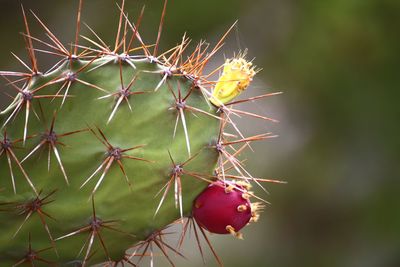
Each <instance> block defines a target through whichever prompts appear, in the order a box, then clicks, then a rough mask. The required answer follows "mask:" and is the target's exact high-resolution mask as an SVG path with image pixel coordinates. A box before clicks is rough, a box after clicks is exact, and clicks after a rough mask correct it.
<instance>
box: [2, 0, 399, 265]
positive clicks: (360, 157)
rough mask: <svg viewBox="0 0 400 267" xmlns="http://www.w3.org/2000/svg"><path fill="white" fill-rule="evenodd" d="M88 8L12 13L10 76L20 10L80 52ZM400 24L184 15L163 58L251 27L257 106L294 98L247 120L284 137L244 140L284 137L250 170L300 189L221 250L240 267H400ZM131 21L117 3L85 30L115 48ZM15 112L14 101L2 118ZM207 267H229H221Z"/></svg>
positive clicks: (275, 190)
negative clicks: (120, 30) (184, 40)
mask: <svg viewBox="0 0 400 267" xmlns="http://www.w3.org/2000/svg"><path fill="white" fill-rule="evenodd" d="M77 2H78V1H72V0H64V1H50V0H35V1H33V0H24V1H22V0H21V1H15V0H0V9H1V11H2V12H1V16H0V33H1V36H2V38H1V41H0V50H1V51H2V52H1V53H0V69H1V70H10V69H12V70H18V69H19V68H20V66H19V65H18V64H17V63H16V61H15V60H14V59H13V58H12V56H11V54H10V53H9V51H11V50H12V51H13V52H15V53H16V54H17V55H19V56H21V57H24V56H25V54H24V53H25V51H24V44H23V39H22V37H21V35H20V34H18V33H19V32H20V31H23V21H22V16H21V11H20V3H23V4H24V6H25V8H26V9H33V10H34V11H35V13H37V14H38V15H39V16H40V17H41V18H42V19H43V20H44V21H45V22H46V23H47V24H48V25H50V26H51V29H55V32H56V33H57V35H58V36H60V37H61V39H62V40H63V41H64V42H65V43H68V42H71V41H72V40H73V34H74V24H73V23H74V19H75V11H76V8H77ZM144 3H145V4H146V11H145V18H144V21H143V24H142V25H143V26H142V35H143V37H144V39H146V40H148V42H152V40H155V38H156V30H157V27H158V21H159V16H160V13H161V9H162V1H133V0H127V11H128V12H129V14H130V16H131V17H132V16H135V17H136V16H137V15H138V13H139V12H140V8H141V6H142V5H143V4H144ZM399 14H400V1H396V0H325V1H318V0H252V1H239V0H219V1H215V0H202V1H189V0H171V1H170V3H169V6H168V14H167V17H166V26H165V31H164V33H163V36H162V42H161V47H162V48H163V49H167V48H170V47H171V46H173V45H175V44H176V43H177V42H179V41H180V38H181V36H182V34H183V33H184V32H187V33H188V35H190V36H191V37H192V38H193V39H194V40H195V41H198V40H200V39H202V38H206V39H207V40H209V41H210V42H215V41H216V40H217V38H218V37H219V36H220V35H221V34H222V33H223V32H224V31H225V30H226V29H227V28H228V27H229V26H230V25H231V24H232V23H233V22H234V21H235V20H236V19H239V24H238V27H236V28H235V29H234V31H233V32H232V34H231V35H230V37H229V38H228V40H227V45H226V48H225V50H224V51H225V52H224V53H225V55H226V56H227V57H228V56H232V55H233V52H235V51H238V50H240V49H244V48H248V49H249V58H253V57H255V58H256V59H255V60H254V62H255V64H257V65H258V66H259V67H262V68H263V71H262V72H261V73H260V74H259V75H258V76H257V79H256V80H255V82H254V85H253V87H252V89H250V90H249V92H247V94H249V95H255V94H257V93H262V92H266V91H283V92H284V94H283V95H281V96H278V97H274V98H271V99H267V100H265V101H260V102H257V104H251V105H250V106H248V109H247V110H251V111H256V112H258V113H261V114H263V115H266V116H272V117H274V118H276V119H278V120H280V121H281V123H280V124H278V125H272V124H269V123H267V124H264V123H260V122H259V121H252V122H251V123H249V122H243V125H242V127H245V128H246V129H247V131H246V132H247V133H249V134H250V133H259V132H262V131H265V130H267V131H269V130H271V131H274V132H275V133H277V134H279V135H280V137H279V138H278V139H274V140H271V141H268V142H265V143H262V144H259V145H257V146H255V147H256V151H255V153H256V154H248V155H247V156H248V157H249V158H250V159H251V160H250V161H249V162H248V164H247V166H248V168H249V169H250V170H251V172H252V173H253V174H254V175H255V176H262V177H273V178H279V179H284V180H286V181H288V182H289V183H288V184H287V185H268V190H269V192H270V194H269V195H263V196H265V198H266V199H268V201H270V202H271V203H272V205H271V206H269V207H267V209H266V211H265V212H264V214H263V216H262V218H261V221H260V222H259V223H258V224H253V225H251V226H250V227H248V228H246V229H245V230H244V234H245V240H244V241H238V240H234V239H233V238H232V237H230V236H226V237H225V236H224V237H219V236H213V237H212V240H213V241H214V245H215V248H216V250H217V251H218V252H219V254H220V255H221V257H222V258H223V259H224V262H225V264H226V266H232V267H236V266H237V267H242V266H243V267H245V266H249V267H253V266H271V267H303V266H304V267H312V266H323V267H334V266H335V267H369V266H371V267H373V266H374V267H375V266H378V267H398V266H400V211H399V210H400V209H399V203H400V202H399V193H400V181H399V179H400V168H399V164H400V162H399V161H400V135H399V134H400V123H399V117H400V108H399V107H398V101H399V96H400V94H399V90H400V78H399V76H400V75H399V62H400V56H399V55H400V52H399V50H400V45H399V38H400V34H399V27H400V15H399ZM117 16H118V10H117V7H116V5H115V1H114V0H86V1H85V4H84V11H83V20H84V21H85V22H87V23H88V24H89V25H91V26H92V27H93V28H94V29H96V31H97V32H98V33H101V35H102V37H104V39H105V40H107V41H109V42H110V43H111V42H112V40H113V38H114V33H115V29H116V26H117V25H116V23H117ZM30 20H31V24H32V25H31V27H32V32H34V33H35V35H36V36H39V37H40V36H43V35H41V33H42V31H41V29H40V28H39V26H38V25H37V23H34V21H33V19H32V17H30ZM83 34H88V31H87V30H86V29H84V28H83ZM223 56H224V54H222V53H221V55H220V58H216V59H215V60H214V62H213V64H221V63H222V62H223ZM50 64H51V62H46V61H45V59H43V60H42V64H41V65H42V66H50ZM3 84H4V83H3ZM1 88H2V89H4V88H5V87H4V85H2V86H1ZM7 101H9V98H8V97H7V96H5V95H1V96H0V102H1V103H0V107H4V105H5V103H6V102H7ZM254 125H255V126H254ZM259 194H265V193H262V192H259ZM193 248H195V247H193ZM186 255H187V257H188V258H189V260H183V259H178V260H177V265H178V266H202V262H201V258H200V256H199V255H198V252H197V251H196V250H195V249H192V250H190V248H186ZM157 261H158V259H157ZM206 261H207V266H214V265H215V263H214V261H213V259H212V256H211V253H207V258H206ZM158 262H159V264H157V265H156V266H164V265H163V264H165V263H163V262H162V261H161V262H160V261H158Z"/></svg>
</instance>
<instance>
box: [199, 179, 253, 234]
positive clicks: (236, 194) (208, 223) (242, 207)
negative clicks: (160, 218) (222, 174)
mask: <svg viewBox="0 0 400 267" xmlns="http://www.w3.org/2000/svg"><path fill="white" fill-rule="evenodd" d="M247 189H248V185H247V184H244V183H235V182H228V181H225V182H223V181H217V182H214V183H213V184H210V185H209V186H208V187H207V188H206V189H205V190H204V191H203V192H202V193H200V195H199V196H198V197H197V198H196V200H195V201H194V205H193V217H194V218H195V220H196V222H197V223H198V224H199V225H200V226H201V227H203V228H205V229H207V230H208V231H209V232H211V233H216V234H233V235H234V236H236V237H238V238H241V237H242V236H241V234H240V233H239V232H238V231H239V230H240V229H242V228H243V227H244V226H246V225H247V224H248V223H249V222H250V220H251V219H252V218H253V217H254V211H252V204H251V202H250V200H249V194H248V193H247Z"/></svg>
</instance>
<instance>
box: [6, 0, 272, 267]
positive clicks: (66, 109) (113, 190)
mask: <svg viewBox="0 0 400 267" xmlns="http://www.w3.org/2000/svg"><path fill="white" fill-rule="evenodd" d="M82 5H83V0H80V1H79V8H78V15H77V20H76V35H75V42H74V43H73V44H72V45H71V48H70V49H69V48H67V47H65V46H64V44H62V43H61V42H60V41H59V39H58V38H57V37H56V35H55V34H54V33H53V32H52V31H51V30H50V28H49V27H48V26H46V25H45V23H44V22H43V21H41V20H40V18H39V17H38V16H37V15H36V14H35V13H33V12H31V13H32V15H33V17H34V18H35V19H36V20H37V22H38V23H39V24H40V25H41V27H42V28H43V29H44V31H45V33H46V36H47V37H48V39H47V40H41V39H38V38H36V37H35V36H34V35H33V34H31V32H30V29H29V23H28V19H27V14H26V13H25V10H24V8H23V7H22V14H23V19H24V24H25V32H24V33H23V37H24V39H25V42H26V49H27V54H28V56H29V64H27V63H25V62H24V61H23V60H22V59H20V58H19V57H18V56H16V55H14V56H15V57H16V59H17V60H18V61H19V62H20V63H22V64H23V65H24V67H26V69H27V72H13V71H0V75H1V76H2V77H3V78H4V79H5V80H6V82H7V85H8V86H9V87H11V88H12V89H13V90H15V95H14V96H12V98H13V100H12V103H11V104H10V105H9V106H8V107H7V108H6V109H4V110H3V111H1V112H0V122H1V134H0V228H1V231H2V232H1V233H2V234H1V235H0V262H1V266H20V265H31V266H42V265H43V266H47V265H51V266H54V265H56V266H58V265H63V264H68V263H69V264H74V263H77V264H78V265H79V266H89V265H92V264H98V263H103V265H104V266H116V265H117V264H118V263H123V264H127V265H131V266H137V265H138V264H139V263H140V262H141V260H142V258H144V257H149V256H150V257H151V262H153V255H154V253H153V250H154V249H156V248H157V249H159V250H160V254H162V255H164V256H165V257H166V259H167V260H168V261H169V262H170V264H171V265H172V266H174V263H173V262H172V261H171V258H170V256H169V254H170V253H173V254H178V255H182V254H181V252H180V251H179V249H180V247H181V245H182V243H183V241H184V239H185V236H186V234H187V232H188V231H192V230H194V231H195V237H196V239H197V244H198V246H199V250H200V252H201V253H203V252H202V249H201V245H200V244H201V242H203V241H205V242H206V243H207V244H208V246H209V248H210V250H211V251H212V253H213V254H214V256H215V258H216V260H217V262H218V263H219V264H220V265H222V262H221V260H220V259H219V257H218V256H217V254H216V253H215V250H214V249H213V247H212V246H211V244H210V242H209V240H208V238H207V234H206V231H209V232H213V233H220V234H228V233H231V234H233V235H235V236H237V237H241V235H240V233H239V230H240V229H241V228H242V227H244V226H245V225H246V224H247V223H249V222H250V221H255V220H257V218H258V213H257V211H258V210H260V209H261V208H262V206H263V205H262V204H260V203H258V202H257V203H251V202H250V199H249V198H250V197H254V198H256V199H258V200H260V201H261V202H265V201H264V200H263V199H262V198H260V197H258V196H256V195H254V193H252V192H251V191H249V189H250V183H256V184H258V185H260V186H261V183H262V182H275V183H280V181H277V180H267V179H261V178H255V177H252V176H251V175H250V174H249V173H248V172H247V171H246V170H245V168H244V164H243V161H242V160H240V159H239V158H238V157H239V155H240V154H241V152H242V151H243V150H244V149H245V148H248V147H250V144H251V143H252V142H254V141H259V140H264V139H268V138H272V137H274V135H272V134H270V133H265V134H264V133H263V134H259V135H255V136H250V137H245V136H244V135H243V134H242V133H241V132H240V130H239V129H238V127H237V125H236V124H235V122H234V120H233V118H232V117H234V116H239V117H240V116H247V117H252V118H256V119H262V120H266V121H272V122H275V120H273V119H270V118H268V117H264V116H261V115H258V114H254V113H250V112H247V111H244V110H239V109H235V108H234V107H233V106H234V105H235V104H239V103H245V102H251V101H255V100H257V99H262V98H266V97H269V96H273V95H276V94H278V93H268V94H263V95H260V96H255V97H251V98H248V99H241V100H236V101H234V98H236V97H237V96H238V95H239V94H240V93H241V92H242V91H243V90H245V89H246V88H247V87H248V86H249V84H250V82H251V80H252V79H253V76H254V75H255V73H256V70H255V69H254V67H253V66H252V63H251V62H248V61H247V60H246V59H245V57H244V56H245V55H244V54H239V55H237V56H235V57H234V58H232V59H228V60H226V62H225V63H224V64H223V65H222V66H221V67H219V68H217V69H216V70H214V71H211V72H210V73H208V74H204V73H203V71H204V69H205V67H206V65H207V63H208V62H209V61H210V59H211V58H212V57H213V55H214V54H215V53H216V52H217V51H218V50H220V48H221V47H222V46H223V42H224V39H225V37H226V36H227V34H228V33H229V31H230V30H231V29H232V27H233V26H232V27H231V28H230V29H229V30H228V32H227V33H226V34H224V35H223V37H222V38H221V40H220V41H219V42H218V43H217V44H216V45H215V46H214V47H213V48H212V49H209V44H207V43H205V42H200V43H199V44H198V45H197V46H196V47H195V49H194V50H193V51H192V52H191V53H187V52H186V51H187V50H188V47H189V43H190V40H189V39H188V38H187V37H186V36H183V38H182V41H181V42H180V43H179V44H178V45H177V46H175V47H174V48H172V49H170V50H168V51H166V52H164V53H159V41H160V37H161V33H162V28H163V22H164V17H165V14H166V6H167V1H165V2H164V8H163V11H162V16H161V21H160V26H159V29H158V35H157V39H156V42H155V44H154V45H148V44H146V43H145V42H144V40H143V39H142V37H141V35H140V33H139V30H138V29H139V27H140V23H141V19H142V16H143V9H142V11H141V13H140V15H139V16H138V19H137V20H136V21H135V22H133V21H131V20H130V19H128V16H127V14H126V13H125V11H124V6H125V2H124V1H122V3H121V6H118V7H119V9H120V15H119V21H118V27H117V34H116V40H115V45H113V46H109V45H107V44H105V42H104V41H103V40H102V39H101V37H99V35H98V34H97V33H96V32H95V31H94V30H92V29H91V28H90V27H89V26H88V29H89V31H90V34H91V35H92V36H93V37H91V38H89V37H86V36H83V35H80V24H81V13H82ZM234 25H235V24H234ZM82 39H83V40H84V41H86V43H87V44H86V45H84V44H82V43H81V41H83V40H82ZM135 44H138V45H137V47H135V46H134V45H135ZM37 53H45V54H47V55H48V56H51V57H55V58H57V59H58V60H59V61H58V63H56V64H55V65H54V67H52V68H51V69H50V70H48V71H46V72H41V70H40V69H39V66H38V61H37V57H36V54H37ZM184 55H185V56H184ZM221 69H222V74H220V75H219V77H218V78H217V79H215V81H213V78H214V77H217V76H218V72H219V71H220V70H221ZM227 129H231V130H233V131H235V133H234V134H228V133H227ZM173 224H181V225H182V226H183V232H182V234H181V238H180V240H179V244H178V245H177V246H175V245H173V244H168V243H167V241H166V240H165V238H164V235H165V234H166V233H165V229H167V228H168V227H169V226H170V225H173ZM199 233H200V234H199ZM200 238H202V239H204V240H203V241H201V240H200Z"/></svg>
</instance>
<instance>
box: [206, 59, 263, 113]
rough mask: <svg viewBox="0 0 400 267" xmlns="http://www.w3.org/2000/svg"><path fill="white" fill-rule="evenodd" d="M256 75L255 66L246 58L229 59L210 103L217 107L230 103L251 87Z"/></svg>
mask: <svg viewBox="0 0 400 267" xmlns="http://www.w3.org/2000/svg"><path fill="white" fill-rule="evenodd" d="M255 74H256V71H255V70H254V67H253V64H252V63H251V62H249V61H246V59H244V57H242V56H239V57H237V58H232V59H227V60H226V62H225V64H224V69H223V71H222V75H221V76H220V77H219V79H218V82H217V83H216V85H215V88H214V91H213V93H212V96H211V97H210V102H211V103H213V104H214V105H216V106H217V107H219V106H221V105H222V104H226V103H228V102H229V101H231V100H232V99H234V98H235V97H237V96H238V95H239V94H240V93H241V92H242V91H244V90H245V89H246V88H247V87H248V86H249V84H250V82H251V81H252V80H253V77H254V75H255Z"/></svg>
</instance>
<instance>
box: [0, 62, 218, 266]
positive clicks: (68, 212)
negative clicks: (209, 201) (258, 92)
mask: <svg viewBox="0 0 400 267" xmlns="http://www.w3.org/2000/svg"><path fill="white" fill-rule="evenodd" d="M103 61H104V60H103V59H97V60H95V61H93V62H91V63H88V62H81V61H76V62H74V64H73V65H74V66H73V68H72V71H76V70H79V69H80V68H81V67H83V66H85V65H87V64H90V65H89V66H90V67H89V68H94V67H96V66H99V65H101V64H102V63H104V62H103ZM132 63H134V65H135V66H136V69H133V68H132V67H131V66H130V65H129V64H127V63H123V64H121V66H122V77H123V82H124V86H125V87H126V86H128V84H129V83H130V81H132V79H133V78H134V77H135V81H134V84H133V85H132V88H131V92H145V93H143V94H138V95H131V96H130V97H129V102H130V105H131V107H132V111H131V110H130V109H129V106H128V105H127V103H124V102H123V103H121V104H120V106H119V107H118V109H117V111H116V113H115V115H114V117H113V118H112V120H111V121H110V122H109V123H108V124H107V119H108V118H109V117H110V113H111V112H112V110H113V108H114V106H115V104H116V98H115V97H108V98H104V99H98V98H99V97H102V96H105V95H107V94H111V93H114V92H118V90H120V89H121V81H120V67H119V66H120V64H119V63H114V62H110V63H108V64H106V65H103V66H101V67H100V68H97V69H95V70H93V71H90V72H87V71H86V72H81V73H79V74H78V77H77V79H80V80H83V81H85V82H88V83H91V84H95V85H96V86H98V87H100V88H104V89H105V90H107V91H108V93H105V92H103V91H100V90H98V89H95V88H92V87H90V86H86V85H84V84H81V83H79V82H77V81H75V82H73V83H72V84H71V86H70V89H69V93H68V94H69V95H70V96H71V97H67V99H66V100H65V103H64V105H63V106H61V101H62V100H61V99H57V98H56V99H54V100H53V99H52V98H45V99H40V100H36V99H34V100H33V101H32V104H33V107H32V110H33V109H34V110H35V111H36V112H37V113H39V114H40V116H39V117H41V116H43V117H44V118H41V120H40V121H39V120H38V119H37V118H36V117H34V116H32V117H30V118H29V122H28V136H29V135H35V136H34V137H32V138H29V139H28V140H27V141H26V145H25V147H23V149H19V150H15V155H16V157H17V158H18V159H22V158H23V157H25V156H26V155H27V154H28V153H29V152H30V151H32V149H34V148H35V147H36V146H37V145H38V144H39V143H40V142H41V140H43V135H42V134H43V133H45V132H46V129H49V127H50V124H51V120H52V118H53V113H54V110H56V111H57V113H56V115H55V123H54V132H55V133H56V134H57V133H60V135H62V133H66V132H73V131H77V130H82V129H85V131H82V132H79V133H75V134H71V135H69V136H65V137H60V139H59V141H60V142H63V143H65V145H67V146H66V147H63V146H61V145H56V147H57V149H58V150H59V153H60V158H61V160H62V163H63V166H64V168H65V171H66V173H67V177H68V181H69V186H68V185H67V183H66V181H65V179H64V177H63V173H62V172H61V169H60V166H59V164H58V163H57V161H56V158H55V156H54V153H53V151H52V150H51V165H50V170H48V167H47V164H48V156H47V155H48V150H49V146H48V145H47V144H45V145H43V147H42V148H41V149H39V150H38V151H37V152H36V153H34V154H32V156H30V157H29V158H28V159H27V160H26V161H24V162H23V167H24V169H25V170H29V171H27V172H28V173H29V174H28V175H29V177H30V178H31V180H32V182H33V183H34V185H35V188H36V189H37V190H38V191H39V190H43V193H42V196H44V195H45V194H47V193H49V192H51V191H52V190H57V191H56V192H55V193H54V194H53V195H52V196H51V198H50V199H52V200H54V202H52V203H49V204H47V205H44V206H43V210H44V211H45V212H46V213H48V214H49V215H51V216H52V217H54V219H55V220H52V219H49V218H46V223H47V224H48V227H49V229H51V234H52V236H53V238H56V237H60V236H63V235H65V234H68V233H70V232H72V231H74V230H75V229H78V228H80V227H82V226H84V225H85V224H87V223H88V220H89V219H90V217H91V215H92V211H91V210H92V206H91V202H90V201H89V200H90V196H91V193H92V191H93V189H94V186H95V184H96V182H97V181H98V180H99V177H100V176H101V173H102V172H101V171H100V172H99V174H98V175H96V176H94V177H93V179H92V180H90V181H89V182H88V183H87V184H86V185H85V186H83V187H82V188H81V189H80V187H81V185H82V184H83V183H84V182H85V180H86V179H87V178H88V177H89V176H91V174H92V173H93V172H94V171H95V170H96V169H97V167H98V166H99V165H100V164H101V162H102V161H103V160H104V159H105V158H106V157H107V155H106V152H107V147H105V146H104V144H102V142H100V141H99V140H98V139H97V138H96V137H95V135H94V134H93V133H92V132H91V131H88V130H86V129H87V128H88V127H91V128H95V127H98V128H99V129H101V131H102V132H103V133H104V135H105V136H106V138H107V140H108V142H109V143H110V144H112V145H113V146H115V147H119V148H121V149H126V148H130V147H134V146H138V145H144V146H143V147H141V148H139V149H135V150H132V151H129V152H126V153H125V154H126V155H130V156H134V157H138V158H143V159H146V160H149V161H151V162H145V161H141V160H134V159H128V158H124V159H122V160H121V162H122V164H123V166H124V170H125V172H126V173H127V175H128V176H129V181H130V183H132V185H131V187H129V185H128V183H127V181H126V180H125V177H124V175H123V173H122V172H121V170H120V169H119V167H118V164H117V162H114V163H112V165H111V168H110V170H109V172H108V173H107V174H106V175H105V177H104V180H103V182H102V183H101V185H100V186H99V187H98V190H97V191H96V193H95V207H96V213H97V215H98V216H99V218H101V219H102V220H118V222H117V223H116V224H117V225H118V226H115V228H116V229H118V230H121V231H124V232H126V233H127V234H121V233H117V232H115V231H107V230H104V231H102V234H103V232H104V236H102V237H103V238H104V240H106V241H107V242H106V243H107V249H108V252H109V255H110V256H111V258H112V259H114V260H118V259H120V258H121V257H122V256H123V255H124V252H125V250H126V248H128V247H129V246H130V245H132V244H134V243H136V242H137V241H138V240H143V239H145V238H146V235H148V233H151V232H152V231H154V230H156V229H161V228H162V227H164V226H165V225H168V224H169V223H171V222H172V221H173V220H175V219H177V218H178V217H179V210H177V209H176V208H175V207H174V203H173V201H171V200H173V198H167V199H166V200H165V203H164V205H163V206H162V207H161V209H160V212H159V213H158V214H157V217H156V219H154V212H155V208H156V207H157V205H158V202H159V201H160V197H157V198H154V196H155V195H156V194H157V192H158V191H159V190H160V189H161V188H162V187H163V186H164V184H165V183H166V182H167V181H168V179H169V177H170V173H171V171H172V167H173V165H172V162H171V160H170V157H169V154H168V151H170V153H171V155H172V157H173V159H174V161H175V162H176V163H179V162H184V161H185V160H187V159H188V158H189V155H188V153H187V149H186V142H185V137H184V131H183V129H182V128H181V127H180V126H181V125H178V129H177V130H176V136H175V138H173V132H174V127H175V122H176V117H177V114H178V110H177V109H176V108H175V104H176V103H175V102H176V101H175V99H174V96H173V94H172V93H171V91H170V89H169V88H168V86H167V83H164V84H163V85H162V86H161V87H160V88H159V89H158V90H157V92H154V88H156V86H157V84H158V83H159V82H160V80H161V79H162V70H163V68H162V67H161V66H160V65H159V64H157V63H150V62H149V61H148V60H139V61H135V60H132ZM69 71H71V69H70V67H69V63H66V64H63V65H62V66H60V68H59V69H57V70H55V71H54V72H52V73H50V74H47V75H43V76H37V77H35V79H34V80H33V81H32V82H31V83H30V84H29V85H28V87H27V88H29V90H30V91H32V90H34V89H35V88H38V87H40V85H43V84H46V83H49V81H52V80H54V79H58V78H59V77H63V76H64V75H65V74H66V73H68V72H69ZM155 71H156V72H159V73H151V72H155ZM178 83H179V88H180V90H181V93H182V95H184V96H185V95H186V94H187V93H188V92H189V91H190V90H192V92H191V94H190V96H189V97H188V98H187V104H188V105H190V106H193V107H196V108H198V109H202V110H206V111H207V112H212V114H216V115H217V113H216V108H213V107H212V108H211V110H210V107H209V106H208V104H207V103H206V102H205V101H204V98H203V96H202V94H201V92H200V91H199V90H198V89H196V90H193V89H191V87H192V84H193V83H192V82H190V81H188V80H187V79H186V78H181V77H171V78H170V79H169V80H168V84H169V85H170V86H171V88H173V90H175V91H176V92H175V93H176V94H178V91H177V88H178ZM61 84H62V82H60V83H57V84H54V85H51V86H48V87H45V88H44V89H43V90H39V91H38V93H37V94H38V95H56V94H57V91H58V90H59V89H60V86H61ZM60 94H61V95H62V94H63V93H60ZM39 103H40V104H39ZM39 105H40V106H39ZM171 108H172V109H171ZM185 113H186V114H185V118H186V124H187V127H188V129H190V131H189V138H190V146H191V151H193V153H195V154H196V153H198V155H196V156H195V157H194V158H193V160H192V161H191V162H190V163H188V165H187V168H188V169H190V170H191V171H195V172H198V173H206V174H210V175H212V172H213V170H214V168H215V165H216V161H217V157H218V153H217V151H216V150H215V149H212V148H211V147H210V145H212V144H213V142H215V139H216V137H217V136H218V129H219V121H218V120H217V119H215V118H213V117H210V116H207V115H203V114H195V115H196V116H197V117H196V116H194V114H192V113H190V112H187V111H185ZM6 115H8V114H6ZM3 118H7V116H4V115H3ZM46 122H47V125H46ZM24 124H25V117H24V114H23V113H20V114H18V115H17V116H16V118H15V120H14V121H13V122H12V123H10V124H9V125H7V136H8V137H9V138H10V139H11V140H13V139H16V138H20V137H22V134H23V131H24ZM92 130H93V131H94V132H96V133H97V134H98V135H99V133H98V132H97V129H92ZM50 149H51V147H50ZM41 150H42V151H41ZM14 169H15V180H16V185H17V186H16V191H17V194H14V193H13V191H12V187H11V179H10V173H9V171H8V166H7V161H6V158H5V157H2V159H1V172H0V177H3V178H2V179H1V181H0V187H2V188H6V190H4V191H3V192H2V193H1V196H0V202H3V203H4V202H16V203H23V202H27V201H29V200H30V199H32V198H34V197H35V195H34V192H32V191H33V190H32V189H31V188H30V186H29V184H28V183H27V181H26V180H25V179H24V177H23V176H22V175H21V173H20V172H19V171H18V170H17V169H16V168H15V166H14ZM203 186H204V185H203V182H199V181H198V180H196V179H194V178H191V177H189V176H188V177H186V176H185V177H182V188H184V190H183V192H184V195H183V199H184V204H185V207H184V211H185V214H188V213H189V212H190V209H191V203H192V201H193V199H194V197H195V196H196V195H197V194H198V193H199V192H200V191H201V189H202V188H203ZM171 192H172V191H171ZM144 204H145V206H144ZM144 207H145V208H144ZM18 211H19V210H18V209H16V210H15V211H12V212H1V213H0V221H1V228H2V229H9V231H7V232H8V233H9V235H7V234H5V235H2V237H1V239H2V240H1V242H0V251H2V252H3V251H5V252H6V253H10V254H12V253H14V252H17V251H18V249H19V247H18V246H19V245H20V244H25V243H26V240H27V236H28V233H32V234H33V233H34V236H33V239H34V240H35V244H40V245H43V246H44V247H46V246H48V245H49V236H48V234H47V233H46V231H45V229H44V227H43V225H42V224H41V222H40V217H39V216H38V215H37V214H32V218H30V219H29V220H28V221H27V223H25V224H24V225H23V227H22V228H21V230H20V231H19V233H18V234H17V235H16V236H15V237H14V238H13V239H11V238H12V235H13V234H14V233H15V231H16V230H17V228H18V226H19V224H21V223H22V222H23V220H24V218H25V216H26V214H22V215H18V214H17V212H18ZM128 233H129V234H130V235H128ZM87 235H88V234H87V233H86V234H80V235H79V236H73V237H70V238H65V239H62V240H60V241H58V242H57V244H56V245H57V250H58V254H59V260H61V261H63V262H68V261H71V260H74V259H75V257H76V255H77V253H78V251H79V249H80V247H81V246H82V244H83V239H82V238H87ZM131 235H134V237H133V236H131ZM7 240H11V241H7ZM96 243H98V242H96ZM70 248H76V249H70ZM96 249H100V247H98V244H97V245H96V247H94V250H96ZM43 254H44V255H46V256H47V257H46V258H53V259H54V251H52V250H49V251H48V252H46V253H43ZM91 260H92V261H93V262H96V261H99V260H104V255H103V253H96V254H95V255H94V256H93V257H92V259H91Z"/></svg>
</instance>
